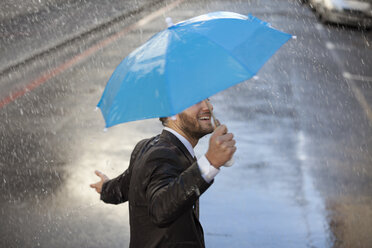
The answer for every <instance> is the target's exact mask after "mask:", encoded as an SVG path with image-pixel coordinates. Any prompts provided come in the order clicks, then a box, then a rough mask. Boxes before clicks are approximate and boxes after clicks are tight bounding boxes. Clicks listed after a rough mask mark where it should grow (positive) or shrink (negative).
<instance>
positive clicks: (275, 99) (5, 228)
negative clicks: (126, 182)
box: [0, 0, 372, 248]
mask: <svg viewBox="0 0 372 248" xmlns="http://www.w3.org/2000/svg"><path fill="white" fill-rule="evenodd" d="M171 3H172V1H167V2H166V3H162V4H158V5H155V6H153V7H151V8H148V9H146V10H143V11H141V12H139V13H137V14H136V15H133V16H132V17H130V18H125V19H123V20H122V21H120V22H118V23H114V24H112V25H111V26H109V27H107V28H103V29H100V30H97V31H96V32H94V33H92V34H89V35H86V36H84V37H82V38H81V39H77V40H74V41H72V42H70V43H69V44H67V45H65V46H61V47H59V49H56V50H53V51H50V52H49V53H47V54H44V55H43V56H40V57H39V58H37V59H35V60H32V61H30V62H28V63H27V64H25V65H22V66H19V67H17V68H16V69H13V70H11V71H10V72H8V73H5V74H3V75H1V78H0V97H1V98H0V101H1V102H3V103H4V101H2V100H3V99H6V97H7V95H9V94H11V92H13V93H14V92H15V93H18V94H19V95H20V97H18V98H17V99H15V100H11V99H10V100H8V101H7V103H6V104H3V106H2V107H1V108H0V123H1V125H0V133H1V135H0V173H1V177H2V181H1V182H0V185H1V194H0V204H1V212H0V214H1V225H0V226H1V227H0V230H1V231H0V233H1V234H2V237H5V238H2V239H1V241H0V246H1V247H37V246H40V247H126V246H127V245H128V241H129V232H128V230H129V226H128V209H127V204H122V205H120V206H111V205H105V204H103V203H102V202H100V201H99V199H98V195H97V194H96V193H95V192H94V191H93V190H91V189H90V188H89V184H90V183H91V182H94V181H95V180H96V177H95V175H94V174H93V171H94V169H99V170H101V171H103V172H105V173H106V174H107V175H108V176H110V177H114V176H116V175H117V174H119V173H121V172H122V171H123V170H124V169H125V168H126V167H127V165H128V160H129V155H130V152H131V150H132V149H133V147H134V145H135V144H136V142H137V141H138V140H140V139H142V138H146V137H149V136H152V135H155V134H157V133H158V132H160V130H161V128H162V127H161V125H160V122H159V121H158V120H147V121H138V122H133V123H127V124H125V125H119V126H117V127H113V128H110V129H109V131H108V132H103V127H104V123H103V119H102V117H101V114H100V113H99V112H98V111H97V112H96V111H94V109H95V105H96V104H97V102H98V100H99V98H100V95H101V93H102V91H103V89H104V86H105V83H106V82H107V80H108V78H109V76H110V75H111V73H112V71H113V70H114V68H115V67H116V66H117V64H118V63H119V62H120V61H121V59H122V58H124V57H125V56H126V55H127V54H128V53H129V52H130V51H132V50H133V49H134V48H136V47H137V46H138V45H139V44H142V43H143V42H145V41H146V40H147V39H148V38H149V37H150V36H152V35H153V34H154V33H156V32H157V31H159V30H161V29H163V28H165V26H166V25H165V22H164V17H165V16H171V17H172V18H173V20H174V22H177V21H180V20H183V19H186V18H190V17H192V16H195V15H198V14H203V13H206V12H210V11H215V10H230V11H235V12H238V13H242V14H248V13H252V14H253V15H255V16H257V17H259V18H261V19H263V20H265V21H268V22H270V23H271V24H272V25H273V26H274V27H277V28H279V29H282V30H283V31H286V32H289V33H291V34H294V35H296V36H297V39H296V40H292V41H290V42H289V43H288V44H286V45H285V46H284V47H283V48H282V49H281V50H279V52H278V53H277V54H276V55H275V56H274V57H273V58H272V59H271V60H270V61H269V62H268V63H267V64H266V65H265V66H264V67H263V69H262V70H261V71H260V72H259V74H258V76H259V78H258V79H257V80H250V81H248V82H245V83H243V84H240V85H238V86H236V87H233V88H231V89H229V90H226V91H224V92H222V93H219V94H217V95H215V96H213V97H212V98H211V100H212V103H213V104H214V108H215V111H216V115H217V117H218V118H219V119H220V121H221V122H223V123H225V124H226V125H227V126H228V127H229V129H230V130H231V131H232V132H233V133H234V134H235V136H236V139H237V147H238V151H237V153H236V156H235V164H234V166H233V167H232V168H224V169H223V171H222V172H221V173H220V174H219V175H218V176H217V178H216V180H215V183H214V185H213V186H212V187H211V188H210V189H209V190H208V191H207V192H206V193H205V194H204V195H203V196H202V198H201V222H202V224H203V226H204V231H205V239H206V243H207V247H296V248H297V247H370V246H372V238H371V236H370V235H369V234H370V231H371V230H372V196H371V195H372V194H371V192H372V180H371V177H372V168H371V164H372V163H371V162H372V155H371V151H372V139H371V137H372V135H371V134H372V128H371V127H372V117H371V115H372V111H371V106H372V86H371V85H372V34H371V32H369V33H366V32H363V31H358V30H354V29H350V28H345V27H336V26H329V27H328V26H322V25H319V24H318V23H317V21H316V19H315V17H314V15H313V13H312V12H311V11H310V10H309V9H308V8H307V7H306V6H302V5H300V4H298V3H297V2H296V1H290V0H281V1H268V0H267V1H239V0H236V1H229V2H228V3H227V1H207V0H205V1H187V2H186V1H184V2H182V1H179V2H173V3H176V4H175V5H171ZM166 5H168V6H169V7H170V8H169V9H168V10H167V11H166V12H161V11H160V12H159V11H158V10H159V9H162V8H163V7H164V6H166ZM156 11H158V12H156ZM154 13H155V14H154ZM149 18H151V19H149ZM128 27H129V28H128ZM120 32H121V33H120ZM113 33H119V34H121V35H119V36H114V37H112V38H109V40H107V38H108V37H110V35H111V34H113ZM43 37H44V36H43ZM47 38H48V36H45V39H47ZM39 39H40V37H39ZM89 49H90V50H89ZM5 51H6V50H5ZM87 51H90V52H87ZM7 55H9V54H7ZM56 68H57V69H56ZM36 86H37V87H36ZM25 87H29V92H27V93H24V88H25ZM14 96H16V95H14ZM207 142H208V139H207V138H205V139H203V140H201V142H200V143H199V145H198V147H197V149H196V153H197V154H198V155H201V154H203V152H204V151H205V150H206V147H207Z"/></svg>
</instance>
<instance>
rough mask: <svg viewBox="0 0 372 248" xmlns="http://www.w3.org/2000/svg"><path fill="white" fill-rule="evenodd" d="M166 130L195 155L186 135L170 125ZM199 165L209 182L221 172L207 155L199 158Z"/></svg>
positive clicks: (203, 175)
mask: <svg viewBox="0 0 372 248" xmlns="http://www.w3.org/2000/svg"><path fill="white" fill-rule="evenodd" d="M164 130H166V131H168V132H171V133H172V134H174V135H175V136H176V137H177V138H178V139H179V140H180V141H181V142H182V144H183V145H184V146H185V147H186V148H187V150H188V151H189V153H190V154H191V156H192V157H195V153H194V149H193V147H192V145H191V144H190V142H189V141H188V140H187V139H186V138H185V137H183V136H182V135H181V134H179V133H177V132H176V131H174V130H173V129H171V128H169V127H164ZM198 166H199V169H200V173H201V175H202V177H203V178H204V180H205V181H206V182H207V183H210V182H211V181H212V180H213V178H214V177H215V176H216V175H217V174H218V172H220V170H219V169H217V168H216V167H214V166H212V165H211V164H210V163H209V161H208V159H207V158H206V157H205V155H203V156H201V157H200V158H199V159H198Z"/></svg>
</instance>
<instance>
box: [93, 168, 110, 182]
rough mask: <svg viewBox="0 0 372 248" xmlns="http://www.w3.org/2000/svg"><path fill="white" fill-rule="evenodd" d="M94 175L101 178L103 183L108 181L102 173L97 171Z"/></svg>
mask: <svg viewBox="0 0 372 248" xmlns="http://www.w3.org/2000/svg"><path fill="white" fill-rule="evenodd" d="M94 173H96V175H97V176H99V177H100V178H101V180H103V181H105V180H107V179H108V178H107V176H106V175H105V174H103V173H102V172H100V171H98V170H95V171H94Z"/></svg>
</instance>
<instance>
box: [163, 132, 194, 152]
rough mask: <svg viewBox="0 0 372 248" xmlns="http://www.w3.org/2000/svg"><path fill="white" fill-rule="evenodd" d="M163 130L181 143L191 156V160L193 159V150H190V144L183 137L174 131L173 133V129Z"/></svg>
mask: <svg viewBox="0 0 372 248" xmlns="http://www.w3.org/2000/svg"><path fill="white" fill-rule="evenodd" d="M164 130H166V131H168V132H171V133H172V134H174V136H176V137H177V138H178V139H179V140H180V141H181V142H182V144H183V145H184V146H185V147H186V148H187V150H188V151H189V153H190V154H191V156H192V157H193V158H194V157H195V153H194V149H193V148H192V145H191V143H190V142H189V141H188V140H187V139H186V138H185V137H183V136H182V135H181V134H179V133H177V132H176V131H174V130H173V129H171V128H169V127H164Z"/></svg>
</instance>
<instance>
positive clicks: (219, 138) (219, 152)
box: [205, 125, 236, 169]
mask: <svg viewBox="0 0 372 248" xmlns="http://www.w3.org/2000/svg"><path fill="white" fill-rule="evenodd" d="M233 138H234V135H233V134H232V133H227V127H226V126H225V125H221V126H219V127H217V128H216V129H215V130H214V132H213V134H212V136H211V138H210V140H209V148H208V151H207V153H206V154H205V157H206V158H207V159H208V161H209V163H211V165H213V166H214V167H216V168H217V169H218V168H220V167H221V166H223V165H224V164H225V163H226V162H227V161H229V160H230V159H231V158H232V156H233V155H234V153H235V151H236V147H235V140H234V139H233Z"/></svg>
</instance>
